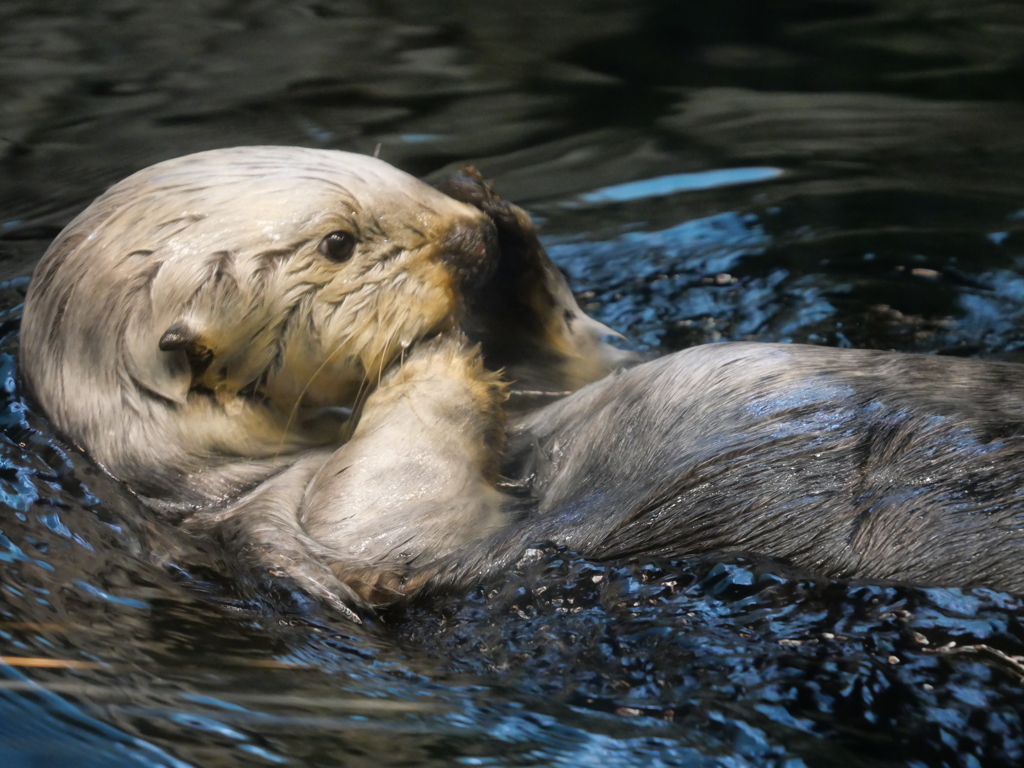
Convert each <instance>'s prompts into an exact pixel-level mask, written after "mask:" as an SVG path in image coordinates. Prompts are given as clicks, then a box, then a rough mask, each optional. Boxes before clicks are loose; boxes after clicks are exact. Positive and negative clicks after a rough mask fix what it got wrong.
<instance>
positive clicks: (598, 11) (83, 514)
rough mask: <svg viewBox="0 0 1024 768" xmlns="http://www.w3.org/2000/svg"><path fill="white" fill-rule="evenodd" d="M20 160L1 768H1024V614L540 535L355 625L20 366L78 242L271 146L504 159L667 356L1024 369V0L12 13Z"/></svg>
mask: <svg viewBox="0 0 1024 768" xmlns="http://www.w3.org/2000/svg"><path fill="white" fill-rule="evenodd" d="M0 136H2V137H3V140H2V141H3V143H2V144H0V152H2V158H0V269H2V279H3V280H6V282H3V283H2V284H0V307H2V308H3V313H2V315H0V335H2V343H0V352H2V353H3V356H2V359H0V389H2V392H0V394H2V397H3V407H2V410H0V421H2V429H3V431H2V435H0V495H2V501H3V504H4V509H3V511H2V513H0V654H2V656H3V659H4V663H0V765H3V766H5V767H8V766H9V767H10V768H29V767H32V768H35V767H36V766H87V767H90V768H91V766H103V767H106V766H140V765H149V766H183V765H190V766H243V765H245V766H248V765H278V764H280V765H309V766H336V765H354V766H364V765H365V766H374V768H382V767H383V766H398V765H402V766H412V765H416V766H421V765H438V766H447V765H453V764H461V765H508V766H533V765H536V766H545V765H565V766H579V765H600V766H606V765H608V766H611V765H637V766H648V765H649V766H677V765H678V766H728V767H730V768H732V767H739V766H785V767H786V768H797V767H798V766H875V765H905V766H926V765H927V766H931V765H936V766H937V765H951V766H952V765H963V766H1016V765H1021V764H1024V725H1022V713H1024V601H1022V599H1021V598H1020V597H1016V596H1012V595H1008V594H1004V593H1000V592H995V591H989V590H974V591H970V592H962V591H960V590H953V589H923V588H914V587H909V586H903V585H877V584H874V585H871V584H867V585H864V584H845V583H834V582H826V581H821V580H815V579H812V578H809V577H807V576H806V575H804V574H801V573H799V572H795V571H793V570H791V569H790V568H788V567H787V566H786V565H785V564H782V563H778V562H772V561H765V560H762V559H758V558H752V557H749V556H744V555H743V554H741V553H723V554H722V555H721V556H718V557H710V558H709V557H703V558H693V559H683V560H677V561H671V562H649V563H647V562H645V563H633V562H622V563H594V562H588V561H585V560H583V559H580V558H578V557H574V556H573V555H572V553H568V552H558V551H548V550H538V551H537V552H536V558H535V559H534V560H532V561H531V562H527V563H523V564H521V565H520V567H519V568H518V569H517V570H516V571H515V572H512V573H509V574H507V576H506V578H505V579H504V580H502V581H499V582H497V583H492V584H486V585H481V587H480V589H479V590H477V591H475V592H474V593H472V594H470V595H468V596H453V597H450V598H446V599H443V600H439V601H438V602H436V603H433V604H430V605H424V606H418V607H415V608H413V609H410V610H408V611H406V612H404V613H401V614H398V613H396V614H391V615H387V616H384V617H382V619H381V622H380V623H379V624H378V625H377V626H373V627H362V628H360V627H355V626H352V625H348V624H340V623H337V622H334V621H332V620H330V619H329V618H327V617H325V616H322V615H320V614H319V613H317V612H316V610H315V609H314V608H311V607H310V606H308V605H307V606H304V605H302V604H299V603H297V602H296V600H295V599H293V598H292V597H291V596H289V595H286V594H282V593H280V592H279V591H276V590H275V589H274V588H273V587H272V586H271V585H266V584H260V583H255V582H253V581H252V578H251V577H250V576H248V575H247V574H243V573H236V572H235V571H234V569H233V567H232V564H231V563H230V562H227V561H225V559H224V558H223V557H222V556H221V555H220V554H219V553H218V552H217V551H216V550H214V549H211V548H209V547H208V546H207V547H204V548H199V549H197V547H198V545H197V543H196V542H190V541H187V540H185V539H183V538H182V537H181V536H179V535H178V534H177V533H176V532H175V531H174V530H173V529H170V528H169V527H168V526H166V525H164V524H162V523H160V522H159V521H158V520H156V519H155V518H154V517H153V516H152V515H151V514H150V513H148V512H147V511H146V510H145V509H143V508H141V507H140V506H139V505H138V503H137V502H136V501H135V500H134V499H132V498H131V497H130V496H128V495H127V494H126V493H125V492H124V491H123V490H122V489H120V488H119V487H118V486H117V485H116V484H115V483H114V482H112V481H111V480H109V479H108V478H106V477H105V476H103V475H102V474H100V473H99V472H97V471H96V470H95V469H93V468H92V467H91V466H90V465H89V464H88V462H87V461H85V460H84V459H83V458H82V457H81V456H80V455H79V454H78V453H76V452H75V451H74V450H73V449H71V448H69V447H67V446H65V445H62V444H61V443H60V442H59V441H58V440H57V439H55V438H54V436H53V435H52V433H51V432H50V431H49V430H48V428H47V426H46V423H45V421H44V420H43V419H42V417H41V416H40V415H39V414H37V413H33V412H32V410H31V408H29V407H27V406H26V404H25V402H24V401H23V400H22V397H21V394H20V393H19V390H18V382H17V372H16V369H15V365H14V356H15V355H16V349H17V327H18V317H19V311H20V302H21V299H22V297H23V295H24V291H25V286H26V276H27V275H28V274H30V272H31V268H32V265H33V263H34V261H35V260H36V259H38V257H39V256H40V255H41V254H42V252H43V250H44V249H45V247H46V245H47V243H48V241H49V239H50V238H52V237H53V235H55V234H56V232H57V231H59V229H60V227H62V226H63V225H64V224H65V223H66V222H67V221H68V220H69V219H70V217H71V216H73V215H74V214H75V213H76V212H77V211H78V210H80V209H81V208H82V207H84V205H85V204H87V202H88V201H89V200H90V199H92V197H94V196H95V195H96V194H98V193H99V192H101V191H102V190H103V189H104V188H105V186H107V185H109V184H110V183H113V182H114V181H116V180H118V179H120V178H121V177H123V176H125V175H127V174H128V173H130V172H131V171H133V170H136V169H138V168H140V167H142V166H144V165H147V164H149V163H151V162H155V161H157V160H160V159H164V158H167V157H171V156H175V155H180V154H184V153H186V152H190V151H196V150H200V149H207V148H212V147H218V146H226V145H232V144H255V143H282V144H302V145H308V146H323V147H335V148H342V149H351V150H356V151H362V152H373V151H374V150H375V149H376V148H377V147H378V145H379V148H380V149H379V151H380V155H381V156H382V157H383V158H384V159H386V160H389V161H391V162H393V163H395V164H396V165H398V166H400V167H402V168H405V169H407V170H410V171H412V172H415V173H417V174H420V175H426V176H429V175H431V174H436V173H440V172H442V171H443V169H445V168H448V167H453V166H455V165H457V164H459V163H463V162H470V163H473V164H475V165H477V166H478V167H479V168H480V169H482V170H483V172H484V173H485V174H486V175H488V176H490V177H494V178H496V179H497V182H498V187H499V190H500V191H501V192H502V193H503V194H504V195H505V196H507V197H509V198H510V199H513V200H516V201H519V202H521V203H523V204H524V205H526V206H527V207H528V208H529V209H530V211H531V212H532V213H533V214H534V215H535V216H536V217H537V218H538V219H539V220H541V221H543V224H544V232H545V233H546V235H547V237H548V244H549V247H550V250H551V253H552V255H553V256H554V257H555V258H556V260H558V261H559V263H560V264H561V265H562V266H563V267H564V269H565V270H566V271H567V272H568V274H569V275H570V277H571V279H572V281H573V285H574V288H575V289H576V290H577V292H578V293H579V294H580V296H581V303H583V304H585V305H586V306H587V308H588V309H589V311H591V312H592V313H593V314H595V315H596V316H597V317H599V318H600V319H602V320H604V321H605V322H608V323H609V324H611V325H613V326H615V327H616V328H618V329H619V330H622V331H624V332H625V333H626V334H627V335H628V336H629V337H630V339H631V340H632V341H633V342H634V344H636V345H637V346H639V347H641V348H645V349H650V350H653V351H660V350H670V349H678V348H682V347H685V346H690V345H693V344H697V343H704V342H711V341H717V340H721V339H741V338H754V339H762V340H772V341H774V340H791V341H802V342H811V343H818V344H829V345H840V346H857V347H875V348H884V349H889V348H893V349H900V350H913V351H924V352H932V353H938V354H957V355H973V356H983V357H992V358H996V357H998V358H1008V359H1018V358H1019V357H1020V352H1021V347H1022V345H1024V322H1022V313H1024V5H1022V4H1021V3H1018V2H1014V1H1012V0H1005V1H1002V2H1000V1H999V0H970V1H968V0H928V2H922V1H921V0H877V1H875V2H870V1H867V0H863V1H862V0H766V1H761V2H755V1H754V0H748V1H743V0H717V1H716V2H711V1H710V0H708V1H706V2H705V1H704V0H699V1H696V0H695V1H694V2H688V3H678V2H667V1H666V2H653V1H652V2H634V3H613V2H597V1H595V2H584V1H583V0H572V1H563V2H550V1H549V2H541V1H540V0H520V2H517V3H506V4H494V3H491V4H489V3H477V2H474V3H470V2H459V1H458V0H450V1H449V2H445V3H440V2H423V1H422V0H421V1H419V2H413V1H412V0H407V1H403V0H395V1H392V2H388V1H386V0H381V1H380V2H365V3H362V2H333V1H331V0H323V1H322V2H314V1H313V0H308V1H307V2H270V1H269V0H267V1H265V2H246V3H241V2H230V1H225V2H212V1H206V2H203V1H197V2H178V3H173V4H172V3H144V2H139V1H138V0H91V1H89V2H86V1H85V0H83V1H82V2H77V3H76V2H69V1H68V0H61V2H56V1H54V2H18V0H8V2H4V3H2V4H0ZM936 386H941V382H936Z"/></svg>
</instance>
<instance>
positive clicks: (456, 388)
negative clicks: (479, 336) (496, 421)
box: [366, 333, 508, 418]
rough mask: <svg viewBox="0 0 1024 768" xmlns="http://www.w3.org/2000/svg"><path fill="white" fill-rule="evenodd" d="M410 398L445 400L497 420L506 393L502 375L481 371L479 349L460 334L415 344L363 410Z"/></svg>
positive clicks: (481, 362)
mask: <svg viewBox="0 0 1024 768" xmlns="http://www.w3.org/2000/svg"><path fill="white" fill-rule="evenodd" d="M410 396H416V397H419V398H424V399H430V400H437V399H440V398H446V399H448V401H449V402H450V403H452V404H453V405H454V404H456V403H463V404H464V405H465V406H466V407H467V408H469V409H470V410H471V411H472V412H474V413H477V414H479V415H480V416H483V417H485V418H488V417H490V418H499V416H500V414H501V406H502V404H503V403H504V402H505V400H507V399H508V392H507V384H506V383H505V382H504V381H502V376H501V372H500V371H499V372H495V371H490V370H487V369H486V368H485V367H484V361H483V356H482V355H481V354H480V345H479V344H470V343H469V341H468V340H467V339H466V337H465V336H464V335H463V334H462V333H450V334H444V335H442V336H438V337H436V338H434V339H431V340H430V341H427V342H424V343H422V344H418V345H417V346H416V347H415V348H414V349H413V351H412V352H411V353H410V354H409V355H408V356H407V357H406V358H405V359H404V360H403V361H402V363H401V365H400V366H398V367H396V368H395V369H394V370H393V371H391V372H390V373H389V374H388V375H387V376H386V377H385V378H384V379H383V380H382V381H381V383H380V386H379V387H378V388H377V390H376V391H375V392H374V393H373V394H371V395H370V397H369V398H368V399H367V403H366V410H367V411H369V410H370V409H371V408H379V407H382V406H385V405H386V404H388V403H393V402H394V401H395V400H396V399H397V398H406V397H410Z"/></svg>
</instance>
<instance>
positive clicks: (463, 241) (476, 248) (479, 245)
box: [440, 214, 498, 291]
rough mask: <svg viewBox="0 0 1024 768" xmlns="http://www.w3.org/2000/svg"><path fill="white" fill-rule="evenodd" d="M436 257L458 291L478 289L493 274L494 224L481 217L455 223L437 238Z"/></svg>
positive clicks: (494, 261) (495, 248)
mask: <svg viewBox="0 0 1024 768" xmlns="http://www.w3.org/2000/svg"><path fill="white" fill-rule="evenodd" d="M440 257H441V261H443V262H444V263H445V265H446V266H447V267H448V268H449V269H450V270H451V271H452V273H453V274H454V275H455V276H456V278H457V279H458V281H459V283H460V285H461V287H462V290H464V291H471V290H473V289H474V288H477V287H479V286H480V285H482V284H483V283H484V282H486V281H487V279H488V278H489V277H490V276H491V275H493V274H494V270H495V268H496V267H497V264H498V233H497V232H496V231H495V229H494V223H493V222H492V221H491V220H490V219H489V218H487V217H486V216H484V215H483V214H480V215H479V216H475V217H473V218H466V219H460V220H459V221H457V222H455V223H454V224H452V226H451V227H449V228H448V231H447V232H446V233H445V234H444V237H443V238H442V239H441V249H440Z"/></svg>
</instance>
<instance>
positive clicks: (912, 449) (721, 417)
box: [449, 343, 1024, 591]
mask: <svg viewBox="0 0 1024 768" xmlns="http://www.w3.org/2000/svg"><path fill="white" fill-rule="evenodd" d="M1022 393H1024V367H1022V366H1018V365H1012V364H1007V363H991V362H981V361H975V360H963V359H954V358H945V357H930V356H922V355H904V354H893V353H884V352H874V351H862V350H839V349H828V348H820V347H811V346H800V345H780V344H748V343H735V344H717V345H710V346H702V347H696V348H693V349H690V350H686V351H684V352H680V353H677V354H674V355H671V356H668V357H665V358H662V359H660V360H656V361H654V362H650V363H647V364H644V365H641V366H638V367H636V368H633V369H632V370H629V371H626V372H623V373H619V374H616V375H613V376H611V377H608V378H606V379H604V380H602V381H599V382H596V383H594V384H591V385H589V386H588V387H586V388H584V389H583V390H581V391H580V392H577V393H576V394H574V395H572V396H570V397H568V398H566V399H564V400H562V401H560V402H558V403H556V404H554V405H551V406H549V407H547V408H544V409H542V410H540V411H538V412H536V413H534V414H533V415H531V416H529V417H527V418H526V419H524V420H523V421H521V422H520V423H519V424H517V425H515V426H513V427H512V428H511V430H510V433H509V438H510V444H509V451H508V454H507V457H506V464H505V471H506V472H507V473H508V474H509V475H512V476H514V477H516V478H517V479H519V480H520V481H521V482H524V483H526V484H527V485H528V487H529V489H530V494H531V497H532V498H533V499H534V500H535V503H536V509H535V512H533V513H532V514H531V515H530V516H529V517H528V518H527V519H526V520H523V521H522V522H520V523H519V524H518V525H517V526H515V527H514V528H513V529H511V530H508V531H505V532H503V533H502V534H501V535H499V536H497V537H495V538H494V539H492V541H491V542H490V543H489V546H487V547H481V548H480V549H479V550H478V551H474V552H472V553H466V557H465V559H464V560H463V561H462V562H461V563H460V564H459V565H458V566H457V567H454V568H453V569H451V570H450V571H449V577H450V578H452V579H455V580H458V579H461V578H466V577H467V576H468V575H472V574H474V573H479V572H480V571H481V570H487V569H488V568H489V567H493V566H494V564H495V562H496V561H497V562H505V561H508V560H510V559H513V558H515V557H517V556H518V553H519V552H520V551H521V550H522V548H523V547H524V546H525V545H526V544H527V543H528V542H531V541H543V540H551V541H554V542H557V543H559V544H564V545H566V546H568V547H570V548H571V549H573V550H576V551H578V552H582V553H584V554H586V555H589V556H593V557H598V558H611V557H622V556H651V555H673V554H686V553H699V552H709V551H715V550H718V551H723V550H746V551H750V552H756V553H760V554H764V555H770V556H775V557H780V558H785V559H786V560H788V561H790V562H792V563H793V564H795V565H798V566H801V567H803V568H806V569H809V570H811V571H813V572H815V573H819V574H822V575H824V576H829V577H837V578H858V579H882V580H889V579H892V580H898V581H910V582H916V583H924V584H943V585H959V586H978V585H986V586H991V587H997V588H1000V589H1006V590H1010V591H1022V590H1024V563H1022V559H1021V552H1022V545H1024V477H1022V475H1021V472H1020V469H1019V468H1020V466H1021V463H1022V462H1021V459H1022V457H1024V397H1022Z"/></svg>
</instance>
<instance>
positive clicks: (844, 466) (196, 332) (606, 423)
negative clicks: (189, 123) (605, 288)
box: [21, 148, 1024, 618]
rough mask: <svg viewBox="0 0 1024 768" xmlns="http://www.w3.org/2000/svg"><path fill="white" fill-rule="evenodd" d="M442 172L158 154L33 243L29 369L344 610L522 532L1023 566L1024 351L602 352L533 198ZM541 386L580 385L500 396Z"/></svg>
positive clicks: (1011, 583) (304, 156)
mask: <svg viewBox="0 0 1024 768" xmlns="http://www.w3.org/2000/svg"><path fill="white" fill-rule="evenodd" d="M443 191H444V192H445V193H447V194H441V193H440V192H437V191H435V190H433V189H430V188H429V187H427V186H425V185H423V184H421V183H420V182H417V181H415V180H414V179H412V178H411V177H408V176H406V175H405V174H401V173H400V172H398V171H396V170H394V169H392V168H390V167H389V166H387V165H385V164H384V163H380V162H379V161H376V160H373V159H371V158H365V157H359V156H353V155H347V154H345V153H337V152H322V151H316V150H300V149H291V148H242V149H236V150H221V151H218V152H212V153H203V154H200V155H196V156H191V157H188V158H181V159H179V160H175V161H170V162H169V163H166V164H161V165H158V166H154V167H153V168H151V169H147V170H146V171H143V172H141V173H140V174H137V175H136V176H134V177H131V178H129V179H127V180H126V181H125V182H122V183H121V184H120V185H117V186H116V187H114V188H113V189H112V190H110V191H109V192H108V193H107V194H106V195H104V196H102V197H101V198H99V199H98V200H97V201H96V202H95V203H93V205H92V206H90V208H89V209H87V210H86V211H85V212H83V214H82V215H81V216H80V217H79V218H78V219H76V220H75V222H73V223H72V224H71V225H69V227H68V228H67V229H66V230H65V231H64V232H63V233H62V234H61V235H60V236H59V237H58V239H57V240H56V241H55V243H54V244H53V246H52V247H51V249H50V250H49V251H48V253H47V254H46V256H44V258H43V260H42V262H41V263H40V265H39V268H38V269H37V271H36V275H35V277H34V279H33V283H32V286H31V288H30V292H29V296H28V300H27V306H26V312H25V320H24V326H23V341H22V353H21V355H22V357H21V359H22V366H23V371H24V375H25V378H26V382H27V384H28V385H29V386H30V388H31V390H32V391H33V392H34V394H35V395H36V397H37V398H38V400H39V401H40V403H41V404H42V406H43V408H44V409H45V410H46V412H47V413H48V415H49V416H50V418H51V419H52V420H53V422H54V424H55V425H56V426H57V428H58V429H60V430H61V431H62V432H63V433H64V434H65V435H67V436H69V437H70V438H71V439H72V440H74V441H75V442H77V443H78V444H80V445H82V446H83V447H84V448H85V449H86V450H88V451H89V452H90V453H91V455H92V456H93V457H94V458H95V459H96V460H97V461H98V462H99V463H101V464H102V465H103V466H104V467H106V468H107V469H108V471H110V472H111V473H112V474H113V475H115V476H116V477H119V478H121V479H123V480H125V481H126V482H127V483H128V484H129V485H130V486H131V487H132V488H134V489H135V490H136V491H137V492H139V493H140V494H142V495H143V496H145V497H146V498H147V499H148V501H149V502H150V503H151V504H152V505H153V506H154V507H155V508H157V509H158V510H161V511H162V512H164V513H165V514H167V515H169V516H171V517H172V518H173V519H176V520H178V521H179V522H180V523H181V524H182V525H183V526H185V527H186V528H188V529H190V530H193V531H195V532H197V533H200V534H203V535H216V536H218V537H220V538H222V539H223V540H225V541H227V542H229V543H230V544H231V546H232V547H233V548H234V549H235V550H236V551H237V552H238V553H239V555H240V556H241V557H243V558H247V559H249V560H251V561H252V563H253V564H254V565H255V566H257V567H259V568H265V569H268V570H269V571H270V572H271V573H273V574H275V575H277V576H280V577H283V578H287V579H290V580H292V581H293V582H295V583H296V584H297V585H298V586H299V587H300V588H302V589H303V590H305V591H307V592H309V593H311V594H313V595H315V596H316V597H318V598H319V599H321V600H323V601H325V602H327V603H329V604H331V605H333V606H334V607H335V608H337V609H338V610H340V611H342V612H345V613H346V614H347V615H349V616H351V617H352V618H357V614H356V613H355V612H353V610H352V609H353V608H355V609H357V610H358V609H360V608H368V607H371V606H374V605H381V604H386V603H391V602H395V601H398V600H403V599H407V598H408V597H410V596H413V595H416V594H426V593H429V592H431V591H433V590H438V589H461V588H465V587H467V586H469V585H471V584H473V583H475V582H477V581H479V580H480V579H481V578H484V577H486V576H487V575H488V574H491V573H496V572H498V571H500V570H501V569H502V568H505V567H507V566H508V565H509V564H510V563H513V562H515V560H516V559H518V558H519V557H520V556H521V555H522V552H523V551H524V549H526V548H527V547H528V546H529V545H531V544H533V543H535V542H539V541H553V542H556V543H558V544H562V545H565V546H568V547H571V548H572V549H575V550H577V551H579V552H581V553H584V554H586V555H588V556H593V557H601V558H605V557H623V556H651V555H669V554H685V553H694V552H703V551H710V550H725V549H743V550H749V551H754V552H759V553H763V554H767V555H773V556H777V557H782V558H786V559H788V560H790V561H791V562H793V563H795V564H797V565H799V566H802V567H804V568H807V569H810V570H813V571H815V572H817V573H821V574H824V575H827V576H835V577H842V578H870V579H896V580H905V581H913V582H920V583H935V584H949V585H960V586H973V585H988V586H993V587H999V588H1003V589H1010V590H1016V591H1024V565H1022V564H1021V562H1020V558H1019V553H1020V550H1021V539H1022V538H1024V534H1022V533H1021V531H1022V527H1024V504H1022V499H1024V496H1022V491H1024V481H1022V480H1021V475H1020V472H1019V471H1018V467H1019V466H1020V453H1021V451H1022V450H1024V438H1022V437H1021V435H1022V433H1024V430H1022V428H1024V396H1022V394H1021V393H1022V387H1021V385H1022V384H1024V368H1021V367H1018V366H1014V365H1009V364H999V363H985V362H978V361H970V360H957V359H949V358H935V357H922V356H913V355H896V354H885V353H878V352H867V351H848V350H834V349H823V348H818V347H802V346H796V345H769V344H721V345H713V346H705V347H699V348H695V349H692V350H687V351H685V352H681V353H677V354H675V355H671V356H668V357H665V358H662V359H660V360H656V361H652V362H649V363H645V364H643V365H639V366H637V367H634V368H631V369H629V370H621V371H619V372H618V373H613V374H612V375H610V376H607V374H608V373H609V372H611V371H614V370H616V369H619V368H622V367H623V366H625V365H627V364H628V363H630V362H631V360H630V357H629V356H628V355H626V354H624V353H621V352H619V351H618V350H615V349H614V348H613V347H611V346H609V345H607V344H606V343H604V342H603V341H602V340H601V337H602V336H603V335H604V334H606V333H608V332H609V331H608V329H607V328H605V327H604V326H602V325H600V324H599V323H596V322H595V321H593V320H592V319H590V318H587V317H586V316H585V315H583V313H582V312H580V310H579V307H578V306H576V303H575V300H574V299H573V298H572V295H571V293H570V292H569V290H568V287H567V285H566V283H565V280H564V278H562V276H561V275H560V274H559V273H558V271H557V270H556V269H555V267H554V265H552V264H551V262H550V260H549V259H548V258H547V255H546V254H545V253H544V250H543V248H542V247H541V245H540V243H539V241H538V239H537V235H536V232H535V231H534V228H533V225H532V223H531V222H530V220H529V218H528V217H527V216H526V214H525V213H524V212H523V211H522V210H521V209H519V208H517V207H515V206H513V205H511V204H509V203H507V202H506V201H503V200H501V199H500V197H498V196H497V195H496V194H495V193H494V191H493V189H492V188H491V187H490V186H489V185H487V184H486V183H485V182H484V181H483V180H482V179H480V178H479V176H478V175H476V174H475V173H473V172H472V171H469V172H466V173H463V174H458V175H456V176H454V177H452V178H451V179H449V180H448V181H447V182H446V183H445V184H444V185H443ZM338 228H345V229H347V230H348V231H352V232H355V233H357V235H358V238H359V246H358V249H357V251H356V254H355V256H353V258H352V259H351V260H350V261H347V262H345V263H343V264H334V263H330V262H328V261H325V260H324V258H323V256H321V255H320V254H318V252H317V243H318V242H319V241H320V239H321V238H322V237H323V236H324V235H326V234H327V233H328V232H330V231H332V230H333V229H338ZM531 387H533V388H536V387H539V388H541V389H548V390H551V391H571V390H576V389H579V388H580V387H583V388H582V389H580V390H579V391H578V392H576V393H575V394H572V395H570V396H568V397H565V398H564V399H561V400H559V401H557V402H555V403H553V404H551V405H548V406H547V407H544V408H541V409H539V410H533V411H532V412H526V413H525V414H520V415H518V416H516V417H515V418H511V419H508V417H507V412H508V406H507V403H506V398H507V397H508V395H509V393H510V392H511V393H512V395H513V396H515V394H516V391H517V388H518V389H523V388H526V389H529V388H531ZM349 417H351V418H349ZM500 489H505V492H503V491H502V490H500ZM513 490H514V491H515V492H514V493H513V492H512V491H513Z"/></svg>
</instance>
